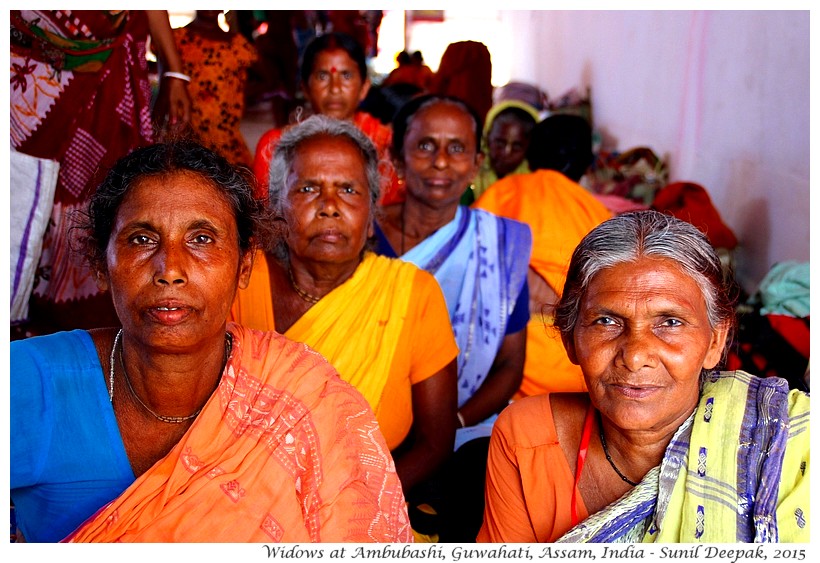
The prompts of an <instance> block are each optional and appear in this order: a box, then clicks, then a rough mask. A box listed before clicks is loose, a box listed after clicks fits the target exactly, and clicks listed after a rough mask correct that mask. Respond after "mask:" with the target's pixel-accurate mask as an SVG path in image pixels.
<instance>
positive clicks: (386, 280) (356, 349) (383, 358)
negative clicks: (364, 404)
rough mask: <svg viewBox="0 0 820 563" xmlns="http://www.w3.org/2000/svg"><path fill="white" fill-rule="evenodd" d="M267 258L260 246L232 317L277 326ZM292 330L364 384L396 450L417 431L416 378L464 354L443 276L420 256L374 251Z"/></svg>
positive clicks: (290, 331) (355, 383)
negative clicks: (415, 259) (419, 261)
mask: <svg viewBox="0 0 820 563" xmlns="http://www.w3.org/2000/svg"><path fill="white" fill-rule="evenodd" d="M267 259H268V258H267V257H266V256H265V255H264V254H263V253H261V252H260V253H259V254H257V256H256V259H255V261H254V267H253V271H252V273H251V280H250V284H249V285H248V287H247V288H246V289H242V290H240V291H239V292H237V295H236V298H235V300H234V304H233V307H232V309H231V318H232V319H233V320H235V321H237V322H239V323H241V324H243V325H246V326H250V327H253V328H259V329H264V330H274V326H275V324H274V321H275V317H274V310H273V297H272V294H271V282H270V275H269V269H268V268H269V266H268V263H267ZM285 336H287V337H288V338H291V339H293V340H297V341H299V342H304V343H306V344H308V345H309V346H311V347H312V348H314V349H315V350H317V351H319V352H320V353H321V354H323V355H324V356H325V357H326V358H327V359H328V361H329V362H330V363H331V364H333V366H334V367H335V368H336V369H337V370H338V371H339V374H340V375H341V377H342V379H344V380H345V381H348V382H350V383H351V384H352V385H353V386H354V387H356V388H357V389H359V391H360V392H361V393H362V395H364V397H365V398H366V399H367V400H368V402H369V403H370V406H371V407H372V409H373V411H374V412H375V413H376V418H377V420H378V421H379V426H380V427H381V431H382V434H383V435H384V437H385V440H386V441H387V445H388V447H389V448H390V449H391V450H392V449H395V448H396V447H398V446H399V444H401V442H402V441H403V440H404V438H406V437H407V435H408V433H409V432H410V427H411V426H412V423H413V406H412V392H411V389H412V386H413V384H415V383H419V382H421V381H424V380H425V379H427V378H428V377H431V376H432V375H435V374H436V373H438V372H439V371H440V370H442V369H443V368H444V367H445V366H446V365H447V364H449V363H450V362H451V361H452V360H453V359H454V358H455V357H456V356H457V355H458V346H457V345H456V341H455V336H454V335H453V329H452V326H451V325H450V317H449V314H448V312H447V304H446V303H445V301H444V295H443V294H442V293H441V289H440V287H439V285H438V282H436V279H435V278H434V277H433V276H432V275H430V274H428V273H427V272H425V271H424V270H421V269H419V268H417V267H416V266H414V265H413V264H409V263H406V262H403V261H401V260H395V259H390V258H385V257H384V256H377V255H375V254H373V253H371V252H368V253H366V254H365V257H364V259H363V260H362V263H361V264H360V265H359V267H358V268H357V269H356V271H355V272H354V273H353V275H352V276H351V277H350V279H348V280H347V281H346V282H344V283H343V284H342V285H340V286H339V287H337V288H335V289H334V290H333V291H331V292H330V293H328V294H327V295H325V296H324V297H322V299H321V300H320V301H319V302H318V303H316V304H315V305H313V306H312V307H311V308H310V309H308V310H307V311H306V312H305V314H304V315H302V317H301V318H300V319H299V320H298V321H296V323H294V324H293V326H291V327H290V328H289V329H288V330H287V331H286V332H285Z"/></svg>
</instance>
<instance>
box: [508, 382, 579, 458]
mask: <svg viewBox="0 0 820 563" xmlns="http://www.w3.org/2000/svg"><path fill="white" fill-rule="evenodd" d="M588 404H589V399H588V398H586V394H584V393H546V394H543V395H532V396H529V397H524V398H523V399H519V400H517V401H515V402H514V403H512V404H511V405H510V406H508V407H507V408H505V409H504V410H503V411H502V412H501V414H500V415H499V416H498V420H496V422H495V427H496V429H497V431H498V432H500V433H503V434H505V436H506V437H507V441H508V442H513V443H515V444H516V445H517V446H519V447H529V448H532V447H538V446H544V445H555V444H558V443H559V442H560V437H561V435H562V434H563V433H562V432H561V428H563V427H564V426H565V425H574V426H579V427H580V424H581V422H582V421H583V417H584V413H585V412H586V407H587V405H588ZM578 421H581V422H578ZM575 423H577V424H575Z"/></svg>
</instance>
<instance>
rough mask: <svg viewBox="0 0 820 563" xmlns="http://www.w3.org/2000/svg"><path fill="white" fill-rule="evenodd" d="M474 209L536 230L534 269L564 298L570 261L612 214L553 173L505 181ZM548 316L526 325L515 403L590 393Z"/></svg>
mask: <svg viewBox="0 0 820 563" xmlns="http://www.w3.org/2000/svg"><path fill="white" fill-rule="evenodd" d="M473 207H476V208H479V209H485V210H487V211H489V212H491V213H495V214H496V215H499V216H501V217H509V218H510V219H515V220H517V221H521V222H522V223H526V224H527V225H529V226H530V229H531V230H532V255H531V256H530V268H531V269H532V270H533V271H534V272H536V273H537V274H538V275H539V276H541V277H542V278H543V279H544V280H545V281H546V282H547V283H548V284H549V285H550V287H551V288H552V289H553V291H555V293H556V294H557V295H559V296H560V295H561V292H562V291H563V289H564V281H565V280H566V275H567V269H568V268H569V260H570V258H571V257H572V252H573V250H575V247H576V246H577V245H578V243H579V242H581V239H582V238H584V236H585V235H586V234H587V233H588V232H589V231H591V230H592V229H593V228H595V227H596V226H598V225H599V224H600V223H602V222H604V221H606V220H607V219H609V218H610V217H612V214H611V213H610V212H609V210H607V208H606V207H604V206H603V204H601V203H600V202H599V201H598V200H597V199H595V197H594V196H593V195H592V194H591V193H589V192H588V191H586V190H585V189H584V188H583V186H581V185H580V184H578V183H576V182H573V181H572V180H570V179H569V178H567V177H566V176H564V175H563V174H561V173H560V172H556V171H554V170H537V171H535V172H532V173H530V174H514V175H510V176H506V177H504V178H502V179H501V180H499V181H497V182H496V183H494V184H493V185H492V186H490V187H489V188H488V189H487V191H485V192H484V193H483V194H482V195H481V197H480V198H479V199H478V201H477V202H475V203H474V204H473ZM550 324H551V320H550V318H549V317H545V316H544V315H540V314H537V312H533V314H532V317H531V318H530V322H529V323H528V325H527V356H526V359H525V361H524V379H523V381H522V383H521V387H520V389H519V391H518V393H517V394H516V396H515V397H516V398H520V397H523V396H527V395H538V394H541V393H547V392H559V391H567V392H574V391H586V390H587V389H586V383H585V382H584V378H583V375H582V374H581V369H580V368H579V367H578V366H576V365H574V364H573V363H572V362H570V361H569V358H568V357H567V354H566V350H564V345H563V344H562V342H561V337H560V335H559V334H558V331H557V330H555V329H553V328H552V327H551V326H548V325H550Z"/></svg>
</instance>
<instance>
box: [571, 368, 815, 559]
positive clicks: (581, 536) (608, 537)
mask: <svg viewBox="0 0 820 563" xmlns="http://www.w3.org/2000/svg"><path fill="white" fill-rule="evenodd" d="M809 414H810V401H809V396H808V395H807V394H805V393H802V392H801V391H797V390H789V387H788V383H787V382H786V380H784V379H780V378H776V377H767V378H759V377H755V376H753V375H749V374H748V373H745V372H741V371H735V372H715V373H713V374H711V375H709V376H708V377H707V380H706V382H705V384H704V388H703V392H702V394H701V399H700V403H699V405H698V407H697V409H696V410H695V412H694V413H693V414H692V416H691V417H690V418H689V419H688V420H687V421H686V423H684V424H683V425H682V426H681V428H679V429H678V431H677V432H676V434H675V436H674V437H673V439H672V441H671V442H670V444H669V446H668V447H667V450H666V453H665V455H664V458H663V461H662V462H661V464H660V465H659V466H658V467H656V468H654V469H653V470H652V471H650V472H649V473H648V474H647V475H646V476H645V477H644V479H643V480H642V481H641V483H640V484H639V485H638V487H635V488H634V489H633V490H631V491H629V492H628V493H627V494H626V495H624V496H623V497H622V498H620V499H618V500H617V501H615V502H614V503H612V504H611V505H609V506H608V507H606V508H604V509H603V510H601V511H599V512H597V513H596V514H593V515H591V516H590V517H589V518H587V519H586V520H584V521H583V522H581V523H580V524H578V525H577V526H575V527H574V528H573V529H572V530H570V531H568V532H567V533H566V534H565V535H564V536H563V537H562V538H561V539H559V540H558V541H560V542H624V541H643V542H670V543H694V542H703V543H737V542H743V543H749V542H754V543H766V542H809V528H810V522H809V512H810V503H809V498H810V497H809V485H810V483H809V481H810V477H809V449H810V448H809V447H810V439H809V430H810V424H809Z"/></svg>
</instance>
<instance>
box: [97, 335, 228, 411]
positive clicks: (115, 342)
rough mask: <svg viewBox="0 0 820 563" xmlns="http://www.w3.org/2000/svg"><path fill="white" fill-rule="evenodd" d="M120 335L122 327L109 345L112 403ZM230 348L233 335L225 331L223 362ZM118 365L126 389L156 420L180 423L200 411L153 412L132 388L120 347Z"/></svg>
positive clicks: (110, 397) (109, 389) (200, 409)
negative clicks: (167, 413) (111, 344)
mask: <svg viewBox="0 0 820 563" xmlns="http://www.w3.org/2000/svg"><path fill="white" fill-rule="evenodd" d="M120 335H122V329H120V330H118V331H117V335H116V336H115V337H114V345H113V346H112V347H111V359H110V361H111V364H110V372H109V379H108V398H109V400H110V401H111V402H112V403H113V402H114V353H115V351H116V349H117V343H118V342H119V340H120ZM232 348H233V337H232V335H231V334H230V333H228V332H226V333H225V363H227V361H228V357H229V356H230V355H231V349H232ZM120 366H121V367H122V373H123V375H124V376H125V383H126V385H128V390H129V391H130V392H131V395H132V396H133V397H134V398H135V399H136V400H137V402H138V403H139V404H140V405H141V406H142V408H144V409H145V410H146V411H148V412H149V413H150V414H151V416H153V417H154V418H156V419H157V420H160V421H162V422H166V423H168V424H181V423H183V422H186V421H188V420H191V419H192V418H196V417H197V415H198V414H199V413H200V412H202V407H199V408H198V409H197V411H196V412H195V413H193V414H189V415H187V416H165V415H162V414H157V413H155V412H154V411H153V410H151V408H150V407H149V406H148V405H146V404H145V403H143V402H142V399H140V396H139V395H137V393H136V391H134V388H133V387H132V386H131V379H130V378H129V377H128V371H126V369H125V362H124V361H123V359H122V348H120ZM223 369H224V364H223ZM220 377H221V375H220ZM218 384H219V382H217V385H218ZM205 402H206V403H207V401H205ZM204 406H205V405H203V407H204Z"/></svg>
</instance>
